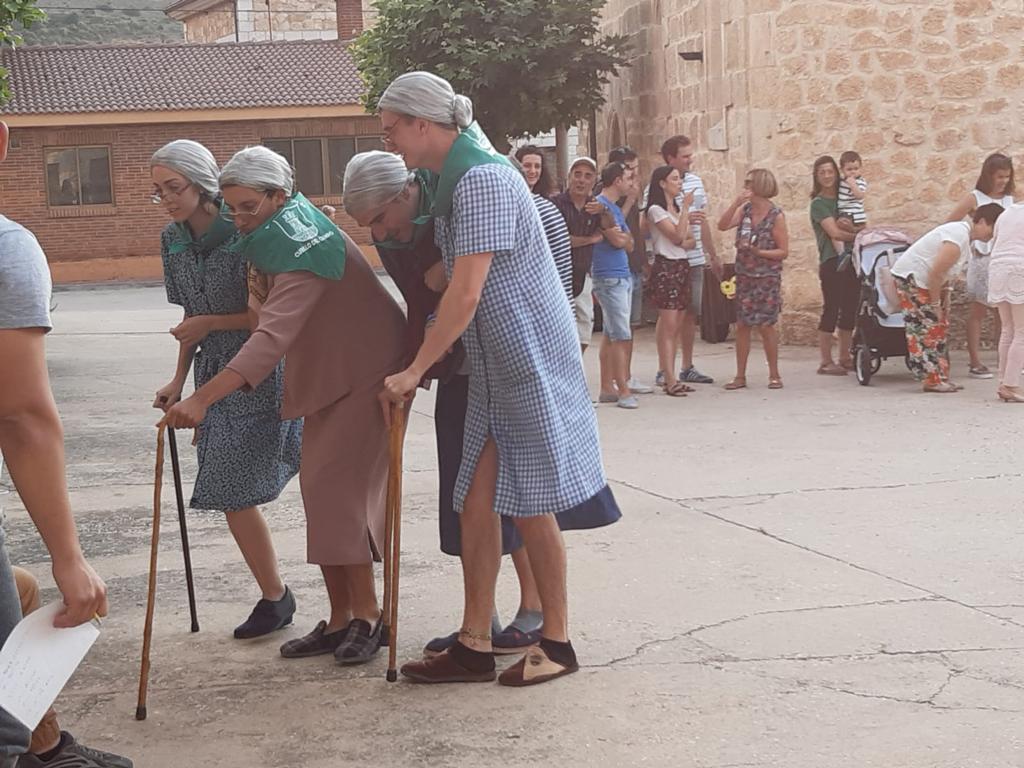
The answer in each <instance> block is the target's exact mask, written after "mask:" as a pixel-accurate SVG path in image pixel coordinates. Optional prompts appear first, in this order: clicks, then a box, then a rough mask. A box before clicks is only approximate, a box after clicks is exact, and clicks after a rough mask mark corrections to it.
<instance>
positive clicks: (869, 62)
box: [598, 0, 1024, 342]
mask: <svg viewBox="0 0 1024 768" xmlns="http://www.w3.org/2000/svg"><path fill="white" fill-rule="evenodd" d="M604 29H605V31H607V32H617V33H623V34H627V35H629V36H630V38H631V40H632V42H633V46H634V58H633V66H632V67H630V68H629V69H627V70H626V71H625V72H624V73H623V74H622V76H621V77H619V78H618V79H617V80H616V81H614V82H613V83H612V84H611V85H610V87H609V89H608V97H609V98H608V103H607V105H606V107H605V108H604V109H603V110H602V111H601V113H599V116H598V146H599V148H600V150H601V152H602V153H604V152H606V151H607V150H608V148H609V147H611V146H612V145H614V144H616V143H619V142H628V143H629V144H631V145H632V146H634V147H635V148H636V149H637V150H638V151H639V152H640V154H641V155H642V158H643V167H644V170H645V171H649V170H650V169H651V168H652V167H653V166H654V165H656V164H660V158H659V157H658V155H657V150H658V147H659V146H660V143H661V141H662V140H663V139H664V138H665V137H667V136H669V135H671V134H673V133H686V134H687V135H689V136H691V137H692V138H693V139H694V141H695V143H696V145H697V148H698V155H697V165H696V167H695V170H696V171H697V172H698V173H700V174H701V175H702V176H703V177H704V181H705V184H706V186H707V187H708V192H709V196H710V197H711V200H712V206H713V208H714V209H717V210H721V208H722V207H723V206H724V205H725V204H727V202H728V200H729V199H730V198H731V197H732V196H733V195H735V194H736V192H737V190H738V185H739V182H740V181H741V180H742V175H743V173H745V171H746V169H748V168H750V167H753V166H763V167H767V168H769V169H771V170H772V171H773V172H774V173H775V175H776V176H777V178H778V180H779V183H780V187H781V190H782V191H781V194H780V196H779V198H778V203H779V204H780V205H781V206H782V207H783V209H784V210H786V211H787V214H788V216H787V218H788V220H789V226H790V235H791V239H792V246H791V255H790V259H789V261H788V263H787V265H786V273H785V277H784V291H785V302H786V311H785V313H784V318H783V323H782V330H783V335H784V337H785V338H787V339H788V340H790V341H798V342H809V341H812V340H813V338H814V332H815V324H816V314H817V312H818V311H819V308H820V293H819V288H818V281H817V252H816V250H815V247H814V242H813V238H812V233H811V229H810V225H809V221H808V216H807V209H808V204H809V198H808V196H809V192H810V183H811V167H812V165H813V162H814V160H815V158H816V157H817V156H819V155H821V154H831V155H833V156H835V157H836V158H837V159H838V155H839V154H840V153H841V152H843V151H844V150H847V149H855V150H857V151H858V152H859V153H860V154H861V155H862V156H863V157H864V160H865V176H866V178H867V179H868V180H869V182H870V184H871V190H870V196H869V198H868V203H867V205H868V213H869V220H870V221H871V222H872V223H874V224H887V225H895V226H900V227H904V228H906V229H908V230H910V231H911V232H912V233H913V234H915V235H916V234H921V233H922V232H924V231H926V230H927V229H928V228H930V227H932V226H934V225H936V224H939V223H941V222H942V221H944V220H945V218H946V216H947V215H948V214H949V212H950V211H951V209H952V208H953V206H954V205H955V203H956V201H957V200H959V199H960V198H961V197H962V196H963V195H964V194H966V193H967V192H968V191H969V190H970V188H971V187H972V186H973V184H974V181H975V179H976V178H977V175H978V171H979V169H980V167H981V163H982V161H983V160H984V158H985V156H986V155H988V154H990V153H992V152H996V151H1000V152H1006V153H1008V154H1011V155H1012V156H1014V158H1015V159H1016V161H1017V162H1018V163H1020V162H1021V161H1022V160H1024V141H1022V140H1024V64H1022V63H1021V54H1022V42H1021V41H1022V34H1021V33H1022V32H1024V14H1022V8H1021V3H1020V0H885V2H865V1H864V0H843V1H839V0H832V1H824V2H823V1H821V0H610V1H609V3H608V6H607V8H606V12H605V21H604ZM697 51H700V52H702V53H703V61H686V60H684V59H683V58H682V57H680V55H679V54H680V53H682V52H697ZM718 248H719V251H720V253H722V254H723V255H725V256H726V257H728V256H729V255H730V254H731V250H732V249H731V245H730V243H729V242H728V241H727V240H725V239H723V240H722V241H720V242H719V244H718Z"/></svg>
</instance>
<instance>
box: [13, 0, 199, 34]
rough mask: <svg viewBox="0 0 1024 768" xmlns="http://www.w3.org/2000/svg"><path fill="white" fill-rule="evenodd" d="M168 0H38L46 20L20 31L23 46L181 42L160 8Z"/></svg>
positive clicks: (176, 26) (175, 27)
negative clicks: (23, 39) (44, 12)
mask: <svg viewBox="0 0 1024 768" xmlns="http://www.w3.org/2000/svg"><path fill="white" fill-rule="evenodd" d="M169 2H170V0H41V1H40V3H39V7H40V8H42V9H43V10H44V11H46V13H47V16H48V18H47V20H46V21H45V22H43V23H42V24H40V25H37V26H35V27H33V28H32V29H30V30H27V31H25V32H23V33H22V34H23V36H24V38H25V44H26V45H55V44H63V45H72V44H78V43H155V42H168V41H174V40H184V32H183V29H182V25H181V24H180V23H179V22H177V21H175V20H174V19H171V18H169V17H168V16H166V15H165V14H164V12H163V9H164V8H165V7H166V6H167V5H168V4H169Z"/></svg>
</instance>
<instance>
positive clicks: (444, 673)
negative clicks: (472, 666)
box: [402, 651, 495, 683]
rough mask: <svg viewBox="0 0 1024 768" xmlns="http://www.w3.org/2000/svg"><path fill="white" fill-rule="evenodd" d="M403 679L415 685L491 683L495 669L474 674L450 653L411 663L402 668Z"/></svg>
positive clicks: (446, 652)
mask: <svg viewBox="0 0 1024 768" xmlns="http://www.w3.org/2000/svg"><path fill="white" fill-rule="evenodd" d="M402 675H403V677H407V678H409V679H410V680H412V681H413V682H414V683H489V682H491V681H492V680H494V678H495V672H494V668H493V667H491V669H489V670H487V671H485V672H473V671H472V670H469V669H466V668H465V667H464V666H462V665H461V664H459V662H457V661H456V660H455V659H454V658H452V655H451V652H450V651H445V652H444V653H439V654H438V655H437V656H431V657H430V658H429V659H423V660H422V661H410V662H409V663H408V664H406V665H404V666H403V667H402Z"/></svg>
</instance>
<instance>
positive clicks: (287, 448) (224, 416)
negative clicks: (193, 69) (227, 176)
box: [150, 140, 302, 639]
mask: <svg viewBox="0 0 1024 768" xmlns="http://www.w3.org/2000/svg"><path fill="white" fill-rule="evenodd" d="M150 172H151V175H152V180H153V192H152V200H153V202H154V203H155V204H157V205H160V206H162V207H163V209H164V211H165V212H166V213H167V215H168V216H169V217H170V219H171V222H170V224H168V225H167V227H166V228H165V229H164V231H163V234H162V235H161V238H160V252H161V258H162V260H163V268H164V284H165V286H166V288H167V300H168V301H169V302H171V303H172V304H177V305H179V306H181V307H182V308H183V309H184V318H183V319H182V322H181V323H179V324H178V325H176V326H175V327H174V328H172V329H171V334H173V336H174V337H175V339H177V341H178V359H177V365H176V367H175V372H174V377H173V378H172V379H171V381H170V383H168V384H166V385H165V386H163V387H161V388H160V389H159V390H157V393H156V399H155V400H154V402H153V407H154V408H160V409H162V410H164V411H166V410H167V409H168V408H170V407H171V406H173V405H174V404H175V403H176V402H178V401H179V400H180V399H181V393H182V389H183V388H184V386H185V380H186V378H187V377H188V372H189V369H190V368H192V369H194V376H195V387H196V389H198V388H200V387H201V386H203V385H204V384H205V383H206V382H208V381H209V380H210V379H212V378H213V377H214V376H216V375H217V374H218V373H220V372H221V371H222V370H223V369H224V366H225V365H226V364H227V363H228V362H229V361H230V360H231V358H233V357H234V356H235V354H236V353H237V352H238V350H240V349H241V348H242V345H243V344H245V342H246V340H247V339H248V338H249V315H248V303H249V301H248V300H249V291H248V280H247V273H246V264H245V260H244V258H243V257H242V255H241V254H240V253H238V252H237V251H236V249H235V247H234V246H235V242H236V240H237V238H238V231H237V230H236V229H235V226H234V224H233V223H232V222H231V221H228V220H227V219H225V218H224V217H222V216H221V199H220V192H219V189H218V181H217V176H218V173H219V169H218V168H217V163H216V161H215V160H214V158H213V155H212V154H211V153H210V150H208V149H207V148H206V147H204V146H203V145H202V144H198V143H196V142H194V141H188V140H180V141H173V142H171V143H170V144H168V145H166V146H164V147H162V148H160V149H159V150H157V151H156V153H155V154H154V155H153V158H152V160H151V161H150ZM283 387H284V366H283V365H278V366H277V368H276V369H275V370H274V372H273V373H272V374H271V375H270V376H269V377H268V378H267V379H266V381H264V382H263V383H262V384H260V386H258V387H256V388H255V389H254V390H253V391H252V392H249V393H243V392H238V393H236V394H234V395H232V396H231V397H229V398H226V399H224V400H222V401H221V402H220V403H218V404H217V405H216V406H214V407H213V408H211V409H210V413H209V414H208V415H207V418H206V420H205V421H204V422H203V425H202V426H201V427H200V429H199V436H198V442H197V450H196V452H197V458H198V461H199V471H198V473H197V475H196V481H195V486H194V488H193V490H192V500H191V507H192V508H193V509H214V510H221V511H223V512H225V513H226V516H227V522H228V528H229V529H230V530H231V534H232V536H234V538H235V542H236V543H237V544H238V548H239V550H241V552H242V557H243V558H244V559H245V562H246V563H247V564H248V566H249V570H250V571H252V575H253V577H254V578H255V579H256V583H257V585H258V586H259V588H260V592H261V593H262V596H261V598H260V600H259V602H257V603H256V607H255V608H254V609H253V610H252V613H251V615H250V616H249V618H248V619H247V620H246V621H245V622H244V623H243V624H241V625H240V626H238V627H237V628H236V629H235V631H234V635H235V637H236V638H239V639H244V638H253V637H259V636H261V635H266V634H268V633H270V632H273V631H275V630H278V629H281V628H282V627H285V626H287V625H288V624H290V623H291V621H292V615H293V614H294V613H295V598H294V596H293V595H292V593H291V590H289V589H288V587H287V586H286V585H285V583H284V582H283V581H282V580H281V574H280V572H279V570H278V565H277V554H276V553H275V551H274V543H273V541H272V540H271V536H270V529H269V528H268V527H267V523H266V521H265V520H264V518H263V515H262V514H261V513H260V510H259V505H261V504H267V503H269V502H271V501H273V500H274V499H276V498H277V497H278V496H279V495H280V493H281V491H282V490H284V487H285V485H286V484H287V483H288V481H289V480H290V479H291V478H292V477H293V476H294V475H295V473H296V472H298V469H299V454H300V451H301V440H302V421H301V420H300V419H295V420H287V421H282V420H281V418H280V416H279V408H280V403H281V392H282V389H283Z"/></svg>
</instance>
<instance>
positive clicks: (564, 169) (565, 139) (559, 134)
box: [555, 125, 569, 189]
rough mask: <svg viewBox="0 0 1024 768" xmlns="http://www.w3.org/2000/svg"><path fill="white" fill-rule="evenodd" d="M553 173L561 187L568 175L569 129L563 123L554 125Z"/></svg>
mask: <svg viewBox="0 0 1024 768" xmlns="http://www.w3.org/2000/svg"><path fill="white" fill-rule="evenodd" d="M555 173H556V174H557V177H556V179H557V182H558V187H559V189H561V188H562V187H564V186H565V179H566V177H567V176H568V175H569V129H568V127H566V126H564V125H559V126H556V127H555Z"/></svg>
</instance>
